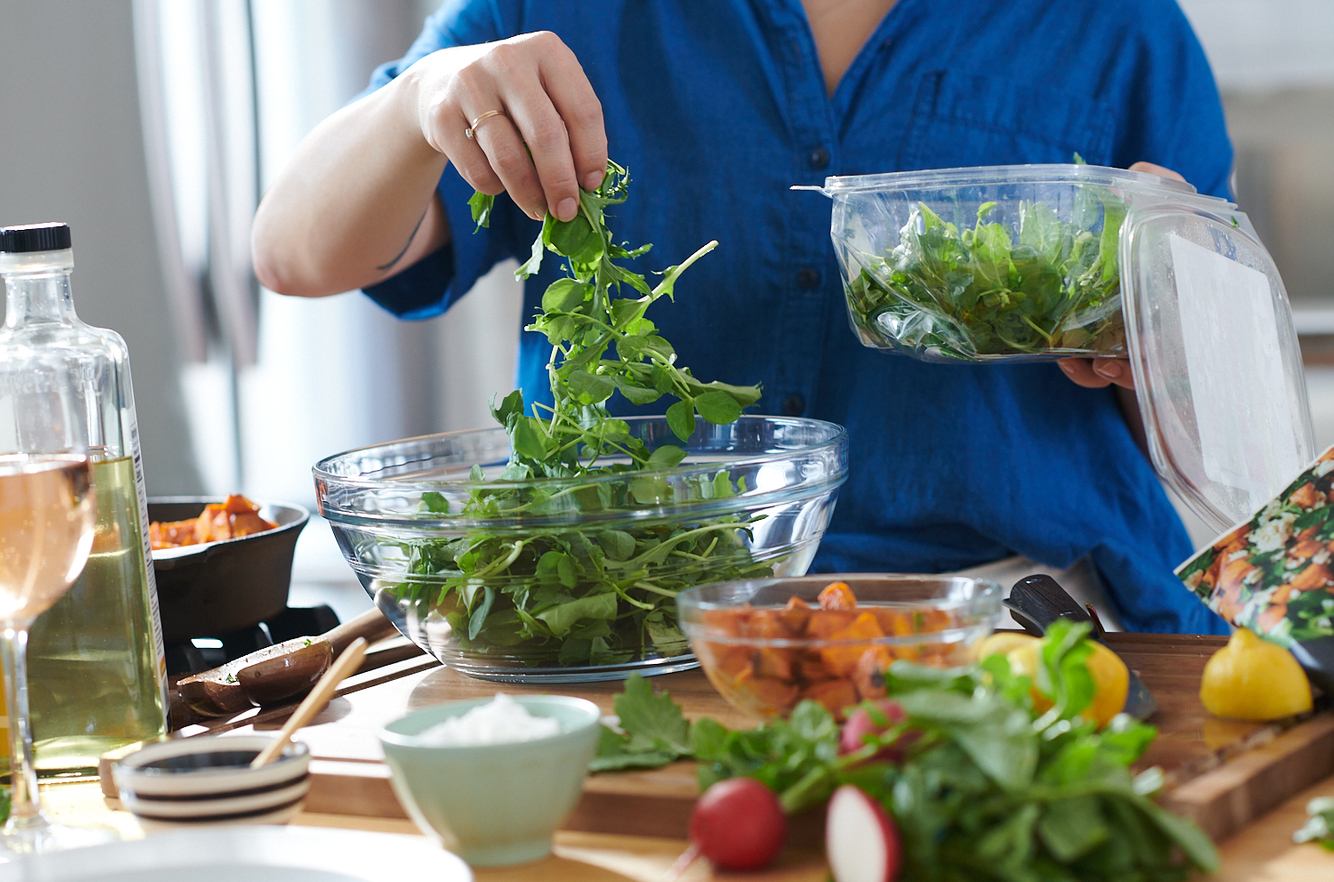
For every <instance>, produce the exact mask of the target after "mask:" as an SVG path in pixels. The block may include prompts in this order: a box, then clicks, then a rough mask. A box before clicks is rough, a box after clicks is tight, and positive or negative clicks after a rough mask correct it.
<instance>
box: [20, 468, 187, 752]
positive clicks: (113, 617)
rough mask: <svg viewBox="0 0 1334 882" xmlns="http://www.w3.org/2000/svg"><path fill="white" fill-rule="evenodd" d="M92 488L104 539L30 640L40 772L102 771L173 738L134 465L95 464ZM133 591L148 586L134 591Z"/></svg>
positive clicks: (98, 538)
mask: <svg viewBox="0 0 1334 882" xmlns="http://www.w3.org/2000/svg"><path fill="white" fill-rule="evenodd" d="M93 481H94V484H95V486H96V488H97V531H96V534H95V535H94V538H93V549H92V553H91V554H90V555H89V556H88V564H87V566H86V567H84V571H83V575H82V576H80V577H79V580H78V581H77V582H76V583H75V584H74V587H73V588H72V589H71V590H70V591H69V593H68V594H66V595H65V596H64V597H62V598H61V599H59V600H57V601H56V603H55V605H54V606H52V607H51V608H50V609H49V610H48V611H47V612H46V613H45V614H44V615H42V616H41V617H40V618H39V619H38V620H37V622H36V624H35V625H33V628H32V634H31V637H30V638H29V641H28V682H29V683H30V689H31V691H32V695H31V702H32V733H33V745H34V749H35V752H36V758H37V759H36V765H37V769H38V771H39V772H40V771H42V770H44V769H45V770H50V769H60V770H63V771H64V773H65V774H77V773H78V770H90V769H96V768H97V760H98V757H99V756H101V755H102V754H103V753H105V752H107V751H108V750H114V749H115V748H117V747H121V746H123V745H126V744H130V743H133V742H136V741H143V740H146V739H151V738H156V737H158V736H159V735H162V734H164V733H165V732H166V725H165V722H164V721H165V718H166V711H165V708H164V706H163V703H162V691H161V689H159V688H158V682H159V679H158V678H159V671H158V655H157V651H156V648H157V646H159V645H160V639H155V637H154V635H153V634H152V633H151V632H150V631H149V630H148V628H149V623H150V622H152V621H154V620H155V617H154V616H150V614H149V612H148V610H149V605H150V603H151V601H150V598H149V597H148V595H147V589H148V587H149V586H150V585H151V583H150V582H149V581H148V579H147V576H146V573H145V572H144V570H145V561H144V552H143V534H142V532H141V530H140V526H139V517H138V511H139V507H138V502H137V500H136V498H135V480H134V464H133V462H132V460H131V459H130V457H122V458H120V459H115V460H111V461H109V462H95V463H93ZM125 585H137V586H143V587H142V588H141V589H140V590H138V591H135V592H126V591H125V588H124V586H125ZM89 733H96V734H89Z"/></svg>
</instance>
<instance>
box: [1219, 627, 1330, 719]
mask: <svg viewBox="0 0 1334 882" xmlns="http://www.w3.org/2000/svg"><path fill="white" fill-rule="evenodd" d="M1200 701H1202V702H1204V709H1205V710H1207V711H1208V712H1209V713H1211V714H1213V715H1214V716H1216V717H1226V718H1228V719H1233V720H1277V719H1280V718H1282V717H1290V716H1292V715H1293V714H1300V713H1305V712H1306V711H1309V710H1310V709H1311V685H1310V684H1309V683H1308V682H1307V681H1306V672H1305V671H1303V670H1302V667H1301V665H1299V664H1297V659H1295V658H1293V657H1292V653H1290V652H1288V651H1287V650H1286V649H1284V648H1283V647H1281V646H1279V645H1278V644H1276V643H1270V642H1269V641H1267V640H1262V639H1260V638H1259V637H1257V636H1255V634H1254V633H1253V632H1251V631H1248V630H1246V629H1245V628H1239V629H1237V631H1236V633H1234V634H1233V635H1232V639H1231V640H1229V641H1228V643H1227V646H1224V647H1223V648H1222V649H1220V650H1218V651H1217V652H1215V653H1214V654H1213V656H1211V657H1210V659H1209V661H1208V663H1207V664H1205V666H1204V676H1203V677H1202V678H1201V680H1200Z"/></svg>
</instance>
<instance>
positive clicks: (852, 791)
mask: <svg viewBox="0 0 1334 882" xmlns="http://www.w3.org/2000/svg"><path fill="white" fill-rule="evenodd" d="M824 847H825V856H826V857H827V858H828V860H829V871H830V873H831V874H832V875H833V877H834V882H894V880H895V879H897V878H898V875H899V863H900V859H901V856H902V855H901V851H902V850H901V848H900V845H899V828H898V825H897V824H895V823H894V819H893V818H891V817H890V816H889V813H888V812H886V811H885V810H884V808H883V807H881V805H880V803H878V802H876V801H875V800H874V799H872V798H871V797H870V796H868V795H867V794H866V791H864V790H862V789H860V788H858V787H855V786H853V785H852V784H844V785H843V786H842V787H840V788H838V789H837V790H835V791H834V795H833V796H831V797H830V798H829V813H828V814H827V815H826V819H825V833H824Z"/></svg>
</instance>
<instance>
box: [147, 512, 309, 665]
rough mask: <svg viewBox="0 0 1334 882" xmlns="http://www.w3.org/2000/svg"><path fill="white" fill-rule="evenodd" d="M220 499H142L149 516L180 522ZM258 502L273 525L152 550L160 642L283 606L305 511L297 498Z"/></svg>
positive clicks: (226, 627) (251, 622)
mask: <svg viewBox="0 0 1334 882" xmlns="http://www.w3.org/2000/svg"><path fill="white" fill-rule="evenodd" d="M222 501H223V500H222V499H213V498H203V497H185V496H168V497H159V498H153V499H149V500H148V519H149V520H150V521H183V520H186V519H187V518H195V517H198V516H199V513H200V512H202V511H203V510H204V506H205V505H207V504H209V503H210V502H222ZM256 501H257V502H258V500H256ZM260 506H261V514H262V515H263V516H264V517H265V518H267V519H268V520H270V521H276V522H277V524H278V529H276V530H266V531H265V532H263V533H255V534H253V535H250V536H243V537H241V538H240V539H228V540H226V541H224V542H209V543H206V544H204V545H199V546H186V547H184V548H181V549H177V550H170V551H167V552H166V553H162V552H158V553H157V554H155V555H154V559H153V570H154V572H155V574H156V577H157V597H158V609H159V612H160V613H161V616H162V639H163V640H164V641H165V642H167V643H177V642H180V641H184V640H189V639H191V638H193V637H214V636H218V635H221V634H226V633H227V632H229V631H235V630H238V629H240V628H250V627H254V626H255V625H257V624H259V623H260V622H262V621H265V620H266V619H269V618H272V617H273V616H276V615H278V613H280V612H282V611H283V610H284V609H286V608H287V589H288V588H289V586H290V584H291V581H292V555H293V553H294V552H295V551H296V540H297V536H299V535H300V534H301V529H302V528H303V527H305V526H306V521H307V520H309V518H310V513H309V512H308V511H306V509H304V508H302V507H301V506H299V505H291V504H277V503H267V504H266V503H260ZM158 555H161V557H159V556H158Z"/></svg>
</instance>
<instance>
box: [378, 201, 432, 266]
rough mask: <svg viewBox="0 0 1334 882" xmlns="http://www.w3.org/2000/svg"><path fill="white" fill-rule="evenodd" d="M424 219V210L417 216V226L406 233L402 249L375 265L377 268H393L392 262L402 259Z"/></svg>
mask: <svg viewBox="0 0 1334 882" xmlns="http://www.w3.org/2000/svg"><path fill="white" fill-rule="evenodd" d="M427 211H430V209H429V208H428V209H427ZM425 220H426V211H423V212H422V216H421V217H419V218H417V226H415V227H413V228H412V232H411V233H409V234H408V241H407V242H405V243H404V244H403V250H402V251H400V252H398V254H397V255H395V257H394V259H393V260H391V261H389V262H388V263H386V264H385V265H383V266H377V267H376V269H377V270H380V271H381V272H383V271H385V270H389V269H393V267H394V264H396V263H398V262H399V261H400V260H402V259H403V255H405V254H407V253H408V249H409V248H411V247H412V240H413V239H416V238H417V232H418V231H419V230H421V228H422V223H423V222H424V221H425Z"/></svg>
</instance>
